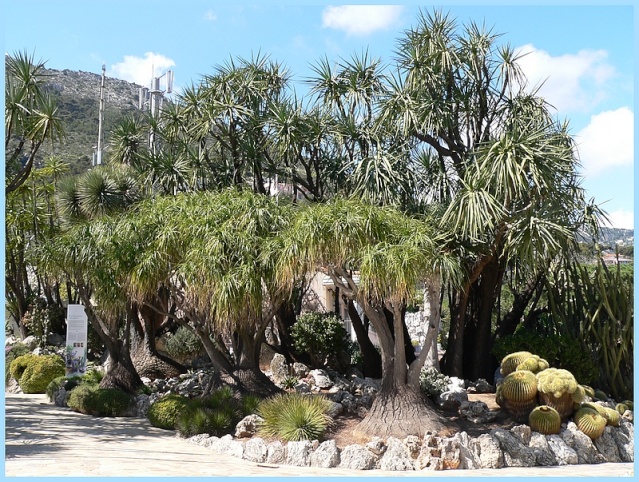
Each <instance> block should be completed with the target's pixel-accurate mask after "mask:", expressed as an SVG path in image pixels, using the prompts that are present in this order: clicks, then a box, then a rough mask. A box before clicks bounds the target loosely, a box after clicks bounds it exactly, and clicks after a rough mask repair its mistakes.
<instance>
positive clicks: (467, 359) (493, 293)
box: [463, 259, 503, 382]
mask: <svg viewBox="0 0 639 482" xmlns="http://www.w3.org/2000/svg"><path fill="white" fill-rule="evenodd" d="M502 273H503V270H502V269H501V266H500V263H499V262H498V261H497V260H496V259H493V260H491V262H490V263H488V264H487V265H486V266H485V267H484V270H483V272H482V274H481V277H480V278H479V280H478V281H477V282H476V283H474V284H473V285H472V287H471V296H472V297H473V300H474V301H475V304H476V305H477V306H476V309H475V317H473V319H472V323H469V322H468V321H467V322H466V327H465V331H466V333H465V334H464V339H465V340H466V343H465V348H464V372H463V377H464V378H466V379H469V380H477V379H479V378H483V379H485V380H488V381H490V382H492V380H493V376H494V373H495V369H496V368H497V363H496V361H495V357H494V356H493V354H492V333H491V328H492V318H493V308H494V302H495V299H497V295H498V293H499V290H500V288H501V282H502Z"/></svg>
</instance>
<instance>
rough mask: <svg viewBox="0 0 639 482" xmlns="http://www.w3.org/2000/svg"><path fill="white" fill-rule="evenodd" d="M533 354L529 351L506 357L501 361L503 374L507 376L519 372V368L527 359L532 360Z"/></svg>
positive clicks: (517, 352)
mask: <svg viewBox="0 0 639 482" xmlns="http://www.w3.org/2000/svg"><path fill="white" fill-rule="evenodd" d="M531 356H532V353H530V352H529V351H516V352H515V353H511V354H510V355H506V356H505V357H504V358H503V360H502V361H501V369H500V371H501V374H502V375H503V376H506V375H508V374H510V373H512V372H514V371H515V370H517V366H518V365H519V364H520V363H522V362H523V361H524V360H526V359H527V358H530V357H531Z"/></svg>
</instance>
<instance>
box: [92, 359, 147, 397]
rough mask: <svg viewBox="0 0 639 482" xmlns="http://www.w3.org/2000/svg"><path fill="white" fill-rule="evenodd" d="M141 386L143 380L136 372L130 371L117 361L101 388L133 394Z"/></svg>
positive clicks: (103, 380)
mask: <svg viewBox="0 0 639 482" xmlns="http://www.w3.org/2000/svg"><path fill="white" fill-rule="evenodd" d="M141 386H142V380H140V376H139V375H138V374H137V373H136V372H135V370H129V369H127V368H126V367H125V366H124V365H123V364H122V363H120V362H117V361H116V362H114V364H113V366H112V367H111V369H110V370H109V371H108V372H107V373H106V375H104V378H103V379H102V381H101V382H100V388H115V389H118V390H122V391H123V392H126V393H131V394H133V393H135V391H136V390H137V389H138V388H139V387H141Z"/></svg>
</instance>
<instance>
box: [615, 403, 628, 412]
mask: <svg viewBox="0 0 639 482" xmlns="http://www.w3.org/2000/svg"><path fill="white" fill-rule="evenodd" d="M615 410H616V411H617V413H618V414H620V415H623V414H624V413H626V410H628V405H626V404H625V403H618V404H617V405H615Z"/></svg>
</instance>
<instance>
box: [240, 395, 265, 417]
mask: <svg viewBox="0 0 639 482" xmlns="http://www.w3.org/2000/svg"><path fill="white" fill-rule="evenodd" d="M261 401H262V397H260V396H258V395H250V394H249V395H243V396H242V400H241V411H242V416H244V417H246V416H247V415H251V414H253V413H257V408H258V407H259V406H260V402H261Z"/></svg>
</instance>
